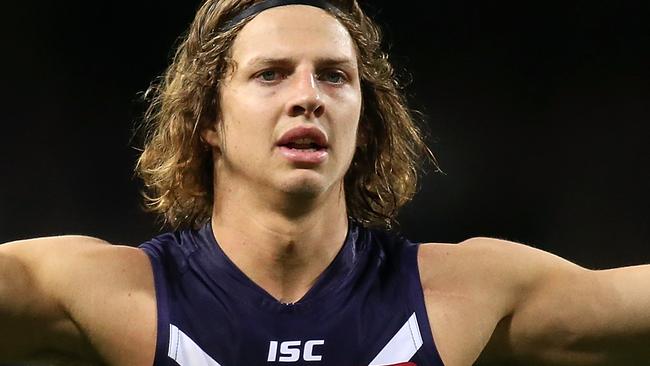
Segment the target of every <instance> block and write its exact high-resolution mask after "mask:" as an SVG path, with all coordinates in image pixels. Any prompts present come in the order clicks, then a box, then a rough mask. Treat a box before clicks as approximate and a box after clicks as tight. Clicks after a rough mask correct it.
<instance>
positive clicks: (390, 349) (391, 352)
mask: <svg viewBox="0 0 650 366" xmlns="http://www.w3.org/2000/svg"><path fill="white" fill-rule="evenodd" d="M423 343H424V342H423V341H422V334H421V333H420V327H419V325H418V318H417V316H416V315H415V313H413V315H411V317H410V318H409V320H407V321H406V323H405V324H404V325H403V326H402V328H401V329H400V330H399V331H398V332H397V334H395V335H394V336H393V338H392V339H391V340H390V341H389V342H388V344H387V345H386V346H385V347H384V348H383V349H382V350H381V352H379V354H378V355H377V357H375V359H374V360H372V362H371V363H370V366H386V365H394V364H397V363H401V362H408V361H410V360H411V358H412V357H413V356H415V354H416V353H417V351H418V350H419V349H420V347H422V344H423Z"/></svg>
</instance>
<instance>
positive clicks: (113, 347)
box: [0, 236, 155, 364]
mask: <svg viewBox="0 0 650 366" xmlns="http://www.w3.org/2000/svg"><path fill="white" fill-rule="evenodd" d="M2 261H4V262H6V263H7V264H11V265H12V268H14V269H15V271H14V272H13V273H14V274H13V275H7V276H6V278H16V276H17V275H16V274H17V273H18V274H19V279H20V281H21V284H20V285H19V286H14V288H13V289H10V290H11V291H12V292H11V293H15V294H20V295H21V296H20V297H21V298H22V300H21V301H20V302H15V303H12V304H13V305H15V306H14V307H17V308H20V309H24V311H29V314H31V315H30V318H34V319H44V323H43V324H42V326H41V328H42V329H40V330H39V331H40V332H41V333H43V334H44V335H43V337H44V338H46V340H45V341H43V342H45V344H48V345H49V346H48V347H50V346H51V348H48V349H53V350H60V352H62V353H65V354H70V355H78V356H79V358H82V359H91V358H95V356H93V355H100V356H99V357H100V358H102V359H104V360H112V359H113V358H114V357H115V356H110V355H113V354H114V355H119V354H127V353H128V354H131V355H132V354H134V353H137V352H136V350H133V352H128V351H129V347H131V348H134V347H136V346H137V345H139V344H140V345H142V343H143V340H146V341H148V340H150V339H151V337H150V333H152V332H153V331H155V328H154V327H153V325H154V324H155V291H154V286H153V275H152V271H151V267H150V264H149V260H148V258H147V255H146V254H145V253H144V252H143V251H142V250H139V249H137V248H132V247H128V246H120V245H113V244H110V243H108V242H106V241H104V240H101V239H97V238H92V237H86V236H57V237H47V238H39V239H30V240H23V241H16V242H12V243H7V244H3V245H2V246H0V264H2V263H3V262H2ZM0 269H2V266H0ZM1 272H2V271H0V275H2V273H1ZM0 279H1V278H0ZM10 305H11V304H10ZM115 314H120V316H119V317H116V316H115ZM45 320H47V321H45ZM50 323H51V324H50ZM39 324H40V323H39ZM134 324H139V325H138V326H137V327H135V326H134ZM136 328H137V329H136ZM119 334H121V336H117V335H119ZM125 334H128V336H126V335H125ZM127 338H129V339H128V341H129V344H133V345H134V346H129V345H124V344H122V343H123V342H125V340H126V339H127ZM131 338H132V339H131ZM138 342H139V343H138ZM90 345H92V346H90ZM90 349H92V351H90ZM118 350H119V351H118ZM123 351H127V352H123ZM140 353H142V354H143V356H142V357H145V356H148V352H140ZM74 357H75V358H76V357H77V356H74ZM118 364H119V363H118ZM121 364H124V363H121Z"/></svg>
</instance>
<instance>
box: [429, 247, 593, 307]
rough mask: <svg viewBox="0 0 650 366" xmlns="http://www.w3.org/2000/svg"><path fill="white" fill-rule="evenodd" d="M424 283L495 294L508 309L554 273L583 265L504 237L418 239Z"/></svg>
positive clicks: (455, 289) (573, 269)
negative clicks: (453, 240)
mask: <svg viewBox="0 0 650 366" xmlns="http://www.w3.org/2000/svg"><path fill="white" fill-rule="evenodd" d="M418 263H419V267H420V276H421V281H422V286H423V288H425V290H426V289H443V290H444V289H449V290H452V289H453V291H455V292H457V291H459V289H464V290H466V291H470V293H475V294H480V293H485V294H486V296H493V295H495V294H498V295H500V296H501V298H502V300H503V301H504V303H503V304H502V305H503V306H504V308H505V309H506V310H512V308H513V307H514V305H515V303H516V302H517V301H519V300H521V297H522V296H525V294H526V293H530V292H531V291H532V290H533V289H535V288H537V287H539V286H541V285H543V283H544V282H545V281H547V280H548V279H549V277H552V276H565V275H570V274H571V273H576V272H581V271H585V269H584V268H582V267H579V266H577V265H575V264H574V263H571V262H569V261H567V260H565V259H563V258H561V257H558V256H556V255H554V254H551V253H549V252H546V251H544V250H540V249H537V248H534V247H532V246H529V245H525V244H521V243H516V242H512V241H508V240H502V239H495V238H486V237H475V238H470V239H467V240H465V241H463V242H461V243H458V244H443V243H426V244H422V245H420V249H419V253H418Z"/></svg>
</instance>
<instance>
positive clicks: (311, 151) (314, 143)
mask: <svg viewBox="0 0 650 366" xmlns="http://www.w3.org/2000/svg"><path fill="white" fill-rule="evenodd" d="M277 146H278V148H279V149H280V153H281V154H282V155H283V156H284V157H285V158H286V159H288V160H289V161H290V162H293V163H303V164H321V163H323V162H325V160H327V157H328V155H329V154H328V150H329V146H328V143H327V136H326V135H325V133H323V132H322V131H321V130H319V129H318V128H316V127H312V126H298V127H295V128H293V129H291V130H289V131H287V132H286V133H285V134H284V135H282V137H281V138H280V140H279V141H278V142H277Z"/></svg>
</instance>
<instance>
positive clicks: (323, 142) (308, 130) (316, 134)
mask: <svg viewBox="0 0 650 366" xmlns="http://www.w3.org/2000/svg"><path fill="white" fill-rule="evenodd" d="M303 138H307V139H311V140H313V141H314V142H315V143H316V144H318V146H320V148H321V149H327V148H328V147H329V146H328V143H327V136H326V135H325V133H324V132H323V131H321V130H320V129H318V128H317V127H311V126H298V127H294V128H292V129H290V130H289V131H287V132H285V133H284V134H283V135H282V136H281V137H280V139H279V140H278V142H277V143H276V145H278V146H283V145H287V144H289V143H291V142H293V141H296V140H299V139H303Z"/></svg>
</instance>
